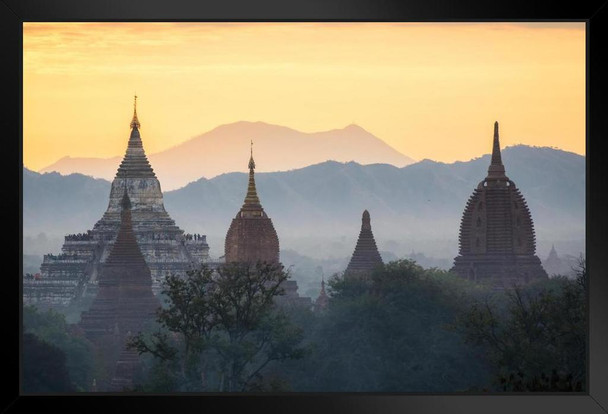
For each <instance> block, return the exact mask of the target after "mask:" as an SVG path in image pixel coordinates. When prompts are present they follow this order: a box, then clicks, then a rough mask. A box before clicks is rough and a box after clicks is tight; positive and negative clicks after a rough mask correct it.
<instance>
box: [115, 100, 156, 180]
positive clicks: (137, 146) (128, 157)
mask: <svg viewBox="0 0 608 414" xmlns="http://www.w3.org/2000/svg"><path fill="white" fill-rule="evenodd" d="M139 127H140V123H139V119H137V95H135V99H134V101H133V119H132V120H131V135H130V136H129V143H128V144H127V152H126V153H125V156H124V158H123V160H122V162H121V164H120V166H119V168H118V172H117V173H116V177H117V178H127V177H128V178H143V177H156V176H155V175H154V170H153V169H152V167H151V166H150V163H149V162H148V158H147V157H146V153H145V151H144V144H143V142H142V141H141V135H140V133H139Z"/></svg>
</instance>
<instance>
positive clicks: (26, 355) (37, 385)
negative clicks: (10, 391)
mask: <svg viewBox="0 0 608 414" xmlns="http://www.w3.org/2000/svg"><path fill="white" fill-rule="evenodd" d="M22 344H23V384H22V385H23V391H24V392H26V393H47V392H69V391H74V389H73V387H72V381H70V375H69V373H68V369H67V367H66V356H65V353H64V352H63V351H62V350H61V349H59V348H57V347H56V346H54V345H51V344H49V343H47V342H45V341H42V340H40V339H39V338H38V337H37V336H36V335H34V334H31V333H24V334H23V343H22Z"/></svg>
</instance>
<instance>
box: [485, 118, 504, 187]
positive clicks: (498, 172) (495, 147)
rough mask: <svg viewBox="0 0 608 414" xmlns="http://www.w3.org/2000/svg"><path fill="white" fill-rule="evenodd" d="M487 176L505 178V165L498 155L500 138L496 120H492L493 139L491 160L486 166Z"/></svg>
mask: <svg viewBox="0 0 608 414" xmlns="http://www.w3.org/2000/svg"><path fill="white" fill-rule="evenodd" d="M488 178H506V177H505V167H504V165H503V164H502V158H501V155H500V140H499V136H498V121H496V122H494V139H493V143H492V161H491V162H490V167H489V168H488Z"/></svg>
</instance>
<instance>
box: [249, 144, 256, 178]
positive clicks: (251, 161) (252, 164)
mask: <svg viewBox="0 0 608 414" xmlns="http://www.w3.org/2000/svg"><path fill="white" fill-rule="evenodd" d="M254 169H255V161H254V160H253V140H251V157H250V158H249V171H253V170H254Z"/></svg>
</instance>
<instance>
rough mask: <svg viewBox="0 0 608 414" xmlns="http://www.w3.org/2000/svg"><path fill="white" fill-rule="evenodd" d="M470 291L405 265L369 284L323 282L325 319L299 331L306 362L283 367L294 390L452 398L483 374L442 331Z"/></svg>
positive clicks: (472, 356)
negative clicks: (306, 347)
mask: <svg viewBox="0 0 608 414" xmlns="http://www.w3.org/2000/svg"><path fill="white" fill-rule="evenodd" d="M475 289H477V288H476V287H475V286H473V285H472V284H471V283H470V282H467V281H464V280H460V279H458V278H456V277H454V276H453V275H451V274H449V273H447V272H443V271H439V270H437V269H423V268H422V267H421V266H419V265H417V264H416V263H415V262H413V261H410V260H399V261H395V262H390V263H387V264H385V265H384V266H381V267H380V268H378V269H377V270H376V271H375V272H373V273H372V274H371V275H369V277H365V278H343V277H339V276H337V275H334V277H332V278H331V279H330V280H329V289H328V290H329V293H330V302H329V307H328V310H327V312H325V313H323V314H316V315H315V320H314V321H312V322H313V323H307V325H308V326H310V328H309V331H308V332H307V338H306V339H307V341H309V342H310V343H312V345H313V346H312V349H313V351H312V355H311V357H310V358H309V359H307V360H303V361H295V362H293V363H290V364H289V365H290V367H289V368H290V372H289V377H290V379H291V381H292V382H293V383H294V387H295V388H296V389H298V390H302V391H334V392H335V391H338V392H353V391H362V392H453V391H463V390H467V389H470V388H472V387H473V386H474V385H478V386H479V385H481V384H483V383H484V382H485V380H486V379H487V374H488V371H487V367H486V365H485V364H483V363H481V362H480V361H479V358H477V355H476V351H477V350H476V349H475V347H471V346H466V345H465V344H464V343H463V341H462V337H461V335H460V334H459V333H457V332H454V331H451V330H448V329H447V326H448V325H449V324H450V323H452V322H453V321H454V317H455V315H456V314H457V311H459V310H460V309H461V308H462V306H464V304H465V303H466V301H467V298H468V296H467V295H473V294H476V293H475Z"/></svg>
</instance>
